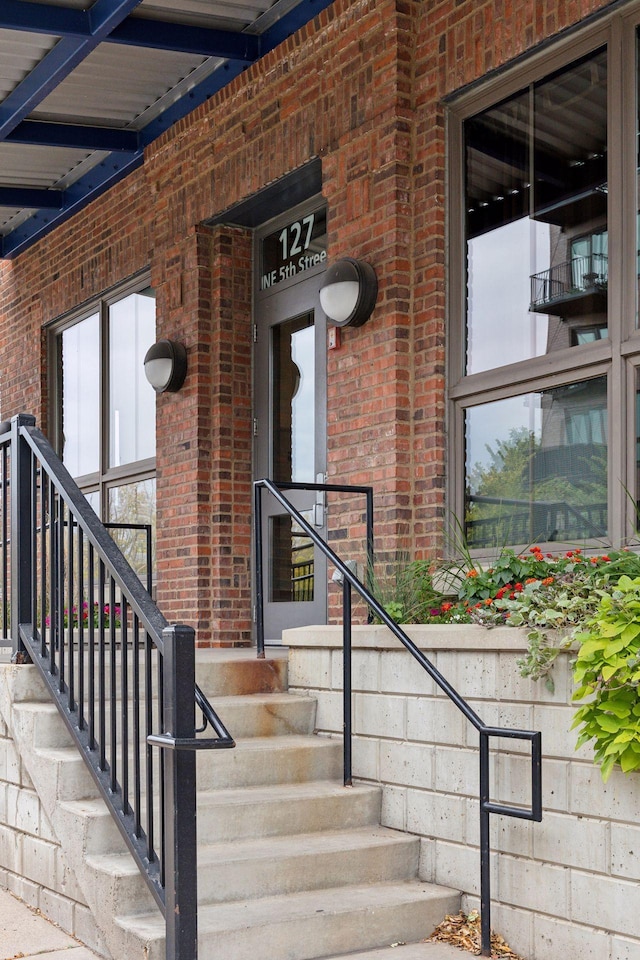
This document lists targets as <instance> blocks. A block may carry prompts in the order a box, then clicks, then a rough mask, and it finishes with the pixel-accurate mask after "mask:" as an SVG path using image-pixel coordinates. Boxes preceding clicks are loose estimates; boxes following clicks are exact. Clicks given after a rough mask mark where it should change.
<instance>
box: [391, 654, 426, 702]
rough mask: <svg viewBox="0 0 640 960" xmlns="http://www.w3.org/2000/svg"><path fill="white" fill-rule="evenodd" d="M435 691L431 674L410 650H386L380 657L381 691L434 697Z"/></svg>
mask: <svg viewBox="0 0 640 960" xmlns="http://www.w3.org/2000/svg"><path fill="white" fill-rule="evenodd" d="M429 659H432V658H430V657H429ZM435 689H436V688H435V684H434V682H433V680H432V679H431V677H430V676H429V674H428V673H427V672H426V671H425V670H424V668H423V667H421V666H420V664H419V663H418V662H417V661H416V660H415V659H414V658H413V656H412V655H411V654H410V653H409V651H408V650H385V651H384V653H382V654H381V655H380V690H384V691H388V692H389V693H407V694H418V695H419V696H433V695H434V694H435Z"/></svg>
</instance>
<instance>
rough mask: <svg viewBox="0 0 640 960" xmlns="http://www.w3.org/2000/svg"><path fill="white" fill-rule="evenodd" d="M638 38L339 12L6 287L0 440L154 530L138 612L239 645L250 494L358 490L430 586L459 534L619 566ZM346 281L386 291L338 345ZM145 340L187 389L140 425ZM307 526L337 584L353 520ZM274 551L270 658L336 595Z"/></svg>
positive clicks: (48, 242)
mask: <svg viewBox="0 0 640 960" xmlns="http://www.w3.org/2000/svg"><path fill="white" fill-rule="evenodd" d="M639 25H640V3H638V2H628V3H619V2H615V3H603V2H598V0H555V2H548V3H532V2H530V0H527V2H524V0H513V2H507V0H485V2H481V3H479V2H477V0H466V2H456V3H453V2H451V0H443V2H433V3H432V2H429V3H423V2H418V0H407V2H398V0H335V2H334V3H333V4H332V5H331V6H329V7H328V8H326V9H325V10H323V11H322V12H321V13H320V14H319V15H318V16H317V17H316V18H315V19H314V20H312V21H310V22H309V23H308V24H307V25H306V26H305V27H303V28H302V29H300V30H299V31H298V32H297V33H296V34H294V35H293V36H292V37H290V38H289V39H288V40H286V41H285V42H283V43H282V44H281V45H280V46H278V47H277V48H276V49H274V50H273V51H272V52H270V53H268V54H267V55H266V56H264V57H263V58H262V59H260V60H258V61H257V62H256V63H254V64H253V65H252V66H250V67H249V68H248V69H247V70H245V71H244V72H242V73H240V74H239V75H238V76H237V77H235V79H233V80H231V82H230V83H229V84H227V85H226V86H225V87H224V88H223V89H222V90H221V91H220V92H219V93H218V94H216V95H215V96H213V97H211V99H209V100H207V101H206V102H205V103H204V104H202V105H200V106H198V107H197V108H196V109H195V110H194V111H193V112H192V113H191V114H189V115H188V116H187V117H186V118H184V119H182V120H180V122H178V123H176V124H174V126H172V127H171V128H170V129H169V130H167V131H166V132H165V133H163V134H162V135H161V136H159V137H158V138H157V139H156V140H154V141H153V142H152V143H151V144H150V145H149V146H148V147H147V148H146V151H145V156H144V164H143V165H142V166H141V167H140V168H139V169H137V170H136V171H134V172H133V173H131V174H129V176H127V177H126V178H125V179H123V180H121V181H120V182H119V183H117V184H116V185H115V186H113V187H111V189H110V190H108V191H107V192H105V193H104V194H103V195H102V196H101V197H100V198H99V199H97V200H95V201H94V202H93V203H91V204H90V205H89V206H88V207H86V208H85V209H84V210H82V211H80V212H78V213H77V214H75V215H74V216H73V217H71V218H70V219H69V220H68V221H67V222H66V223H64V224H62V225H61V226H59V227H57V228H56V229H55V230H53V231H52V232H50V233H49V234H47V235H46V236H43V237H42V238H41V239H39V240H37V241H36V242H35V243H34V244H33V245H32V246H30V247H29V248H28V249H26V250H24V251H23V252H21V253H19V254H18V255H17V256H15V257H14V258H13V259H10V260H6V261H4V262H2V263H1V264H0V316H1V324H0V350H1V355H2V359H3V364H2V379H1V382H0V404H1V407H0V415H1V417H2V419H4V420H6V419H8V418H10V417H11V416H13V415H15V414H17V413H19V412H28V413H33V414H35V416H36V418H37V421H38V424H39V425H40V426H43V427H44V429H45V430H46V432H47V433H48V435H49V436H50V438H51V439H52V441H53V442H54V444H55V445H56V447H57V449H58V450H59V451H60V452H61V453H62V455H63V458H64V461H65V463H66V465H67V466H68V468H69V469H70V471H71V473H72V474H73V475H74V476H75V477H76V478H77V479H78V481H79V483H80V485H81V487H82V488H83V489H84V490H85V491H86V493H87V494H88V496H89V497H90V498H91V501H92V503H93V504H94V506H95V507H96V509H97V510H98V511H99V512H101V514H102V515H103V519H105V520H108V521H110V522H129V523H130V522H145V523H147V522H148V523H151V524H152V525H153V526H154V529H155V548H154V549H155V589H156V592H157V596H158V600H159V604H160V607H161V609H162V610H163V612H164V613H165V615H166V616H167V617H168V618H169V619H170V620H178V621H184V622H187V623H190V624H192V625H193V626H194V627H195V628H196V631H197V637H198V642H199V643H200V644H202V645H217V644H221V645H233V644H244V643H249V642H251V638H252V634H253V630H254V626H253V622H254V591H255V587H254V586H253V577H252V546H251V543H252V541H251V536H252V534H251V516H252V509H253V506H252V504H253V500H252V497H253V494H252V481H253V480H254V479H257V478H259V477H263V476H269V477H272V478H274V479H276V480H280V481H284V482H303V483H308V484H314V483H317V482H318V480H319V479H324V478H326V479H327V481H328V482H332V483H336V484H355V485H371V486H372V487H373V491H374V500H375V534H376V548H377V551H378V552H379V554H381V555H384V556H387V557H392V556H394V555H407V554H408V555H411V556H416V557H438V556H442V555H443V553H444V552H445V551H446V550H447V549H448V548H449V534H448V531H450V530H451V529H452V525H453V528H454V529H462V530H463V531H464V533H465V536H466V538H467V541H468V543H469V544H470V546H472V547H474V548H478V549H480V550H485V551H486V550H490V549H491V548H492V547H496V546H500V545H503V544H505V543H513V544H523V543H530V542H533V541H537V542H541V543H548V544H551V545H553V544H558V543H561V542H563V541H569V542H572V543H575V542H576V541H577V540H580V541H581V542H585V543H587V544H588V543H597V544H598V545H600V546H601V545H602V543H613V544H616V545H618V544H620V543H627V542H630V541H631V540H632V539H633V537H634V534H635V501H636V500H637V498H638V491H637V485H638V454H637V436H638V425H637V419H638V415H639V412H638V411H639V405H638V402H637V396H638V389H639V386H638V374H637V371H638V366H639V365H640V333H639V331H638V276H639V268H638V263H639V260H638V257H639V256H640V254H639V252H638V251H639V250H640V240H639V239H638V238H639V237H640V227H639V226H638V224H639V223H640V220H639V218H638V212H637V211H638V190H637V186H638V180H637V171H638V167H639V159H638V146H637V140H638V129H639V120H638V116H639V113H638V111H639V105H638V88H639V80H638V77H639V74H638V66H637V60H638V58H637V46H638V36H639V33H638V31H639V29H640V27H639ZM343 257H353V258H357V259H360V260H364V261H366V262H368V263H370V264H371V265H372V266H373V267H374V268H375V271H376V275H377V279H378V298H377V303H376V306H375V310H374V312H373V315H372V317H371V318H370V319H369V320H368V322H367V323H366V324H364V325H363V326H361V327H357V328H356V327H345V328H342V329H337V328H335V327H332V326H331V325H330V324H329V325H327V322H326V318H325V316H324V314H323V312H322V309H321V307H320V304H319V299H318V290H319V287H320V283H321V282H322V277H323V273H324V271H325V269H326V267H327V265H329V264H332V263H334V262H336V261H337V260H339V259H340V258H343ZM162 338H167V339H170V340H172V341H179V342H181V343H183V344H184V346H185V347H186V351H187V361H188V372H187V378H186V380H185V383H184V386H183V387H182V389H181V390H179V391H178V392H176V393H163V394H160V395H158V396H157V397H156V396H155V395H154V393H153V391H152V389H151V388H150V387H149V385H148V384H147V383H146V381H145V379H144V372H143V360H144V356H145V353H146V351H147V349H148V347H149V346H150V345H151V344H152V343H153V341H154V340H158V339H162ZM300 496H302V495H300ZM299 504H300V509H302V510H304V511H306V512H307V513H306V515H308V516H313V518H314V522H317V524H318V526H319V527H321V526H322V524H323V523H326V524H328V534H329V537H330V540H331V542H332V544H333V545H335V546H336V549H337V550H338V551H339V552H340V553H341V555H342V556H344V557H345V558H349V557H350V555H351V554H350V551H352V550H353V547H352V546H351V541H352V537H353V538H355V539H356V540H357V539H358V538H362V523H361V517H362V509H361V504H360V503H359V502H358V501H357V500H356V499H355V498H349V497H346V498H343V499H342V500H341V499H340V498H338V499H336V500H335V502H334V500H333V499H332V498H331V497H330V498H329V502H328V504H325V503H324V502H320V501H319V499H318V495H317V494H315V493H311V494H309V495H308V496H307V499H306V500H300V501H299ZM325 508H326V509H325ZM452 518H453V519H452ZM265 531H266V540H267V547H266V549H267V554H268V557H269V563H268V564H267V567H268V575H267V581H268V584H267V591H266V601H267V608H268V609H267V616H268V618H270V619H269V620H268V623H269V627H268V631H270V632H271V635H272V638H273V639H277V636H278V635H279V632H280V630H281V629H282V627H283V626H287V625H296V623H299V622H323V620H324V619H326V618H327V616H328V617H331V616H332V612H333V607H332V602H333V594H332V590H333V589H334V588H333V587H332V586H331V583H330V579H329V578H330V576H331V572H330V571H328V572H327V571H325V570H324V569H322V568H321V567H320V565H319V561H318V558H317V557H316V559H315V568H314V569H313V568H312V569H311V572H310V569H309V564H310V563H311V564H313V562H314V561H313V557H312V556H311V557H310V551H309V547H308V544H307V543H305V540H304V538H301V537H300V536H299V531H296V530H295V528H293V527H292V526H291V523H290V522H289V520H288V518H285V517H282V516H281V515H280V514H279V513H278V511H277V509H275V508H274V507H269V508H267V516H266V519H265ZM121 535H122V536H123V537H124V538H125V541H126V544H125V545H126V546H127V549H128V550H129V555H130V557H131V558H132V561H133V562H134V563H138V562H140V563H141V562H142V561H141V560H140V556H139V554H140V550H139V547H138V545H137V540H136V536H135V534H134V533H132V532H131V531H129V533H128V534H124V533H122V534H121ZM127 537H129V540H127ZM358 559H359V558H358ZM294 581H295V582H296V583H297V584H298V585H297V586H293V585H292V584H294ZM310 584H311V588H310V587H309V585H310ZM309 589H310V590H311V592H310V593H309ZM305 591H307V592H305ZM336 595H337V594H336ZM268 636H269V633H268Z"/></svg>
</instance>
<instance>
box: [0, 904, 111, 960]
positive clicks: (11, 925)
mask: <svg viewBox="0 0 640 960" xmlns="http://www.w3.org/2000/svg"><path fill="white" fill-rule="evenodd" d="M16 957H20V958H29V957H37V958H38V960H99V958H98V954H96V953H94V952H93V950H89V948H88V947H85V946H83V944H81V943H80V942H79V941H78V940H75V939H74V938H73V937H70V936H69V934H68V933H65V932H64V931H63V930H61V929H60V927H57V926H56V925H55V923H51V922H50V921H49V920H46V919H45V918H44V917H43V916H41V915H40V914H39V913H38V912H37V911H36V910H32V909H31V907H28V906H27V905H26V903H24V902H23V901H22V900H18V899H17V897H14V896H13V894H11V893H8V892H7V891H6V890H0V960H14V958H16Z"/></svg>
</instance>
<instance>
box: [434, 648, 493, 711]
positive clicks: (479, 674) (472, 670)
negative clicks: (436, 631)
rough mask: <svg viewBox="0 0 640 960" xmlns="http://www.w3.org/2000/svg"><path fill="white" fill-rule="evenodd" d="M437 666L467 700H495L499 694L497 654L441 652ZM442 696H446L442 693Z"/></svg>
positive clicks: (437, 659)
mask: <svg viewBox="0 0 640 960" xmlns="http://www.w3.org/2000/svg"><path fill="white" fill-rule="evenodd" d="M436 666H437V667H438V670H439V671H440V673H441V674H442V675H443V676H444V677H445V679H446V680H448V681H449V683H450V684H451V685H452V686H453V687H454V688H455V689H456V690H457V691H458V693H459V694H460V695H461V696H462V697H464V698H465V700H471V699H473V700H494V699H495V698H496V693H497V677H498V658H497V656H496V655H495V654H492V653H491V654H489V653H477V654H474V653H470V652H469V651H465V653H464V654H463V655H461V654H460V652H459V651H456V650H444V651H442V650H441V651H439V652H438V655H437V658H436ZM441 696H446V694H444V693H442V694H441Z"/></svg>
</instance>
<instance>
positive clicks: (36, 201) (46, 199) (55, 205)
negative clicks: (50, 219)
mask: <svg viewBox="0 0 640 960" xmlns="http://www.w3.org/2000/svg"><path fill="white" fill-rule="evenodd" d="M62 200H63V197H62V190H37V189H36V188H31V187H0V207H9V208H10V209H22V208H26V209H27V210H60V209H61V208H62Z"/></svg>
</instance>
